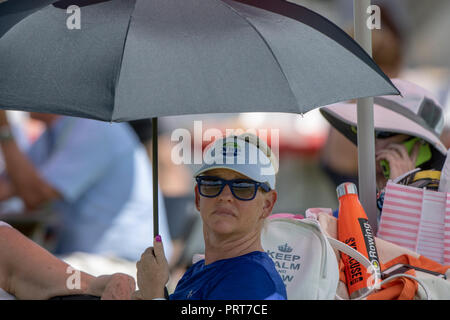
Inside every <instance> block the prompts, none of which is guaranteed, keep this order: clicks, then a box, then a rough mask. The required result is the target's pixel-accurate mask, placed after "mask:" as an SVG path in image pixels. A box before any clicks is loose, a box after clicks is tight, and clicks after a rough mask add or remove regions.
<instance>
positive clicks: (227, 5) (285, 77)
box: [216, 0, 300, 112]
mask: <svg viewBox="0 0 450 320" xmlns="http://www.w3.org/2000/svg"><path fill="white" fill-rule="evenodd" d="M216 1H217V2H220V3H221V4H222V5H224V6H225V7H227V8H228V9H229V10H230V11H231V12H233V13H234V14H236V15H238V16H239V17H240V18H242V19H243V20H244V21H245V22H247V24H248V25H249V26H250V27H251V28H252V29H253V30H255V32H256V34H257V35H258V36H259V37H260V38H261V40H262V41H263V42H264V45H265V46H266V47H267V49H268V50H269V52H270V54H271V55H272V57H273V58H274V59H275V62H276V63H277V66H278V68H279V69H280V71H281V74H282V75H283V78H284V79H285V80H286V82H287V84H288V88H289V91H290V92H291V94H292V96H293V97H294V100H295V102H296V104H297V108H298V109H299V112H300V106H299V104H298V101H297V97H296V95H295V94H294V91H293V90H292V87H291V84H290V83H289V80H288V78H287V76H286V74H285V73H284V71H283V68H282V67H281V64H280V61H279V60H278V58H277V56H276V55H275V53H274V52H273V50H272V48H271V47H270V45H269V43H268V42H267V40H266V38H264V36H263V35H262V34H261V32H259V30H258V29H257V28H256V27H255V26H254V25H253V24H252V22H251V21H249V20H248V19H247V18H246V17H244V16H243V15H241V14H240V13H239V12H238V11H237V10H236V9H234V8H233V7H232V6H230V5H229V4H228V3H226V2H224V1H221V0H216Z"/></svg>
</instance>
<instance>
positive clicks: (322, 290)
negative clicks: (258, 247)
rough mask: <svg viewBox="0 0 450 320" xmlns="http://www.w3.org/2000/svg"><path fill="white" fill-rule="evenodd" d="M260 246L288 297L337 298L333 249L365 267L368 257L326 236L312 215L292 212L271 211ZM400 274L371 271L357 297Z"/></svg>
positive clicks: (367, 265)
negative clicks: (365, 288) (379, 275)
mask: <svg viewBox="0 0 450 320" xmlns="http://www.w3.org/2000/svg"><path fill="white" fill-rule="evenodd" d="M261 242H262V246H263V248H264V250H265V251H266V252H267V253H268V254H269V256H270V257H271V258H272V260H273V261H274V263H275V267H276V269H277V271H278V273H279V274H280V276H281V278H282V279H283V282H284V284H285V285H286V292H287V298H288V300H334V299H341V298H340V297H339V296H337V294H336V291H337V287H338V283H339V266H338V258H337V257H336V254H335V252H334V250H333V249H336V250H338V251H342V252H344V253H345V254H347V255H349V256H351V257H352V258H354V259H355V260H357V261H358V262H359V263H361V265H362V266H363V267H365V268H366V269H369V268H370V266H371V264H370V261H369V260H368V259H367V258H366V257H365V256H364V255H362V254H361V253H359V252H358V251H356V250H354V249H353V248H352V247H350V246H348V245H346V244H344V243H343V242H341V241H338V240H336V239H333V238H331V237H328V236H327V235H326V234H325V233H324V232H323V231H322V228H321V226H320V224H319V222H318V221H317V220H315V219H309V218H306V219H303V218H300V216H295V215H292V214H274V215H272V216H270V217H269V219H268V220H267V221H266V225H265V226H264V229H263V232H262V234H261ZM400 276H405V277H408V278H412V279H414V280H416V281H417V282H418V283H419V285H420V286H421V287H423V288H424V292H425V296H426V297H427V298H430V295H429V293H428V290H427V288H426V287H424V285H423V283H421V282H420V280H417V279H416V278H415V277H412V276H409V275H404V274H399V275H395V276H391V277H389V278H388V279H385V280H384V281H383V282H378V281H377V279H376V278H375V275H372V279H373V284H374V286H373V287H372V288H371V290H370V291H368V292H367V293H366V294H365V295H364V296H363V297H360V298H361V299H362V298H364V297H366V296H367V295H368V294H370V293H372V292H373V291H374V290H376V289H377V286H375V284H376V283H379V286H381V285H382V284H384V283H386V282H388V281H391V280H393V279H395V278H398V277H400Z"/></svg>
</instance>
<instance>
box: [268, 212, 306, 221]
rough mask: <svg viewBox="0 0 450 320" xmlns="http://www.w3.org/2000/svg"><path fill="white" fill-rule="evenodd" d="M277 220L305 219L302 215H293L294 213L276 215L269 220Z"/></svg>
mask: <svg viewBox="0 0 450 320" xmlns="http://www.w3.org/2000/svg"><path fill="white" fill-rule="evenodd" d="M276 218H288V219H298V220H301V219H304V217H303V216H302V215H301V214H292V213H274V214H272V215H270V216H269V218H268V219H276Z"/></svg>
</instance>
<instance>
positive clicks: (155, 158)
mask: <svg viewBox="0 0 450 320" xmlns="http://www.w3.org/2000/svg"><path fill="white" fill-rule="evenodd" d="M152 137H153V139H152V140H153V141H152V142H153V143H152V170H153V174H152V178H153V179H152V180H153V181H152V182H153V237H156V236H157V235H158V234H159V222H158V218H159V217H158V118H156V117H155V118H152Z"/></svg>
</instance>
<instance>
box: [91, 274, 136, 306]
mask: <svg viewBox="0 0 450 320" xmlns="http://www.w3.org/2000/svg"><path fill="white" fill-rule="evenodd" d="M135 290H136V282H135V281H134V279H133V277H131V276H129V275H127V274H124V273H114V274H112V275H102V276H99V277H95V278H94V279H93V280H91V282H90V285H89V287H88V290H87V294H92V295H95V296H101V299H102V300H131V298H132V295H133V293H134V291H135Z"/></svg>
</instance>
